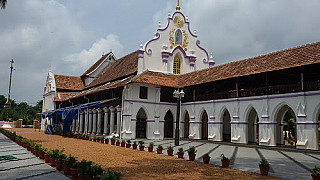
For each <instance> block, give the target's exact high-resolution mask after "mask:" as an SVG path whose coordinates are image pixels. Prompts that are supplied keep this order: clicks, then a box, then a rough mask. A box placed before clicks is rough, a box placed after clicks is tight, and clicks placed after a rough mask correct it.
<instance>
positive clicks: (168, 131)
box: [164, 110, 173, 138]
mask: <svg viewBox="0 0 320 180" xmlns="http://www.w3.org/2000/svg"><path fill="white" fill-rule="evenodd" d="M164 137H165V138H173V115H172V112H171V111H170V110H168V111H167V113H166V115H165V116H164Z"/></svg>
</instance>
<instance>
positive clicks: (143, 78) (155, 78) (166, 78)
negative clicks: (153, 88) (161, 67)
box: [131, 70, 178, 87]
mask: <svg viewBox="0 0 320 180" xmlns="http://www.w3.org/2000/svg"><path fill="white" fill-rule="evenodd" d="M131 82H135V83H145V84H153V85H159V86H166V87H177V85H178V76H177V75H173V74H165V73H161V72H153V71H148V70H146V71H144V72H143V73H141V74H139V75H137V77H136V78H134V79H133V80H132V81H131Z"/></svg>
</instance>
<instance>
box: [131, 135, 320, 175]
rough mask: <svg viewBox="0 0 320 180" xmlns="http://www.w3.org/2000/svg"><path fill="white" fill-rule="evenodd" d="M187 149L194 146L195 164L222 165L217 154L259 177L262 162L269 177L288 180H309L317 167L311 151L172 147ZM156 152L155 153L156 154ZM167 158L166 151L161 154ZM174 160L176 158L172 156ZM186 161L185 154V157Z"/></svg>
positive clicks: (318, 156) (317, 156)
mask: <svg viewBox="0 0 320 180" xmlns="http://www.w3.org/2000/svg"><path fill="white" fill-rule="evenodd" d="M139 140H142V141H144V142H145V144H146V146H148V144H149V143H150V142H154V144H155V148H156V147H157V146H158V145H162V146H163V148H164V149H167V146H169V145H170V144H171V146H174V140H173V139H170V140H147V139H137V140H136V141H139ZM190 146H195V147H196V150H197V151H198V152H197V153H196V154H197V156H196V161H201V162H202V156H203V155H204V154H206V153H208V154H209V155H210V156H211V160H210V164H214V165H218V166H220V165H221V161H220V154H222V153H223V154H224V155H225V156H226V157H229V159H230V168H233V169H238V170H242V171H249V172H255V173H260V170H259V166H258V163H259V161H260V160H261V159H262V158H265V159H267V160H268V161H269V163H270V165H271V168H270V172H269V175H271V176H275V177H281V178H288V179H312V178H311V176H310V174H311V169H312V168H313V167H314V166H315V165H317V166H319V165H320V152H312V151H305V152H302V151H295V150H294V149H289V148H288V149H285V148H262V147H258V146H255V145H253V146H249V145H248V146H243V145H237V144H227V143H226V144H223V143H213V142H208V141H190V140H182V141H180V146H177V147H175V146H174V152H177V151H178V148H179V147H182V148H183V149H184V150H186V149H188V148H189V147H190ZM155 152H156V151H155ZM163 152H164V154H166V151H163ZM175 156H177V155H175ZM184 158H185V159H188V154H187V153H185V154H184Z"/></svg>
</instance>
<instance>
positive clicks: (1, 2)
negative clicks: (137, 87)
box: [0, 0, 7, 9]
mask: <svg viewBox="0 0 320 180" xmlns="http://www.w3.org/2000/svg"><path fill="white" fill-rule="evenodd" d="M6 5H7V0H0V6H1V9H5V8H6Z"/></svg>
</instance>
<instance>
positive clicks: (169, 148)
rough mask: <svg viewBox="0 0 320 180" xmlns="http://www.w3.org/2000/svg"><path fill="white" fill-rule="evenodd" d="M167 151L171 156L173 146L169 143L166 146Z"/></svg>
mask: <svg viewBox="0 0 320 180" xmlns="http://www.w3.org/2000/svg"><path fill="white" fill-rule="evenodd" d="M167 153H168V155H169V156H173V147H172V146H171V144H170V145H169V146H168V147H167Z"/></svg>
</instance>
